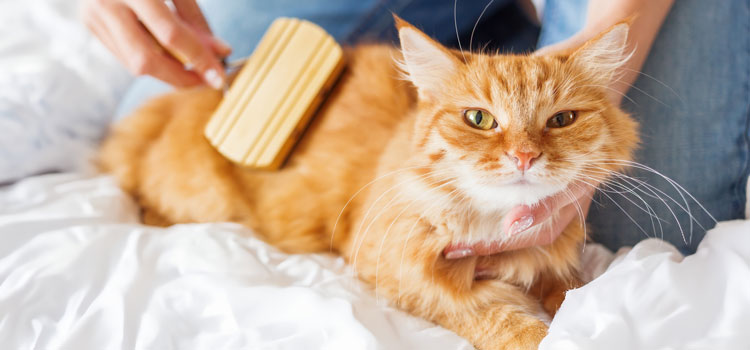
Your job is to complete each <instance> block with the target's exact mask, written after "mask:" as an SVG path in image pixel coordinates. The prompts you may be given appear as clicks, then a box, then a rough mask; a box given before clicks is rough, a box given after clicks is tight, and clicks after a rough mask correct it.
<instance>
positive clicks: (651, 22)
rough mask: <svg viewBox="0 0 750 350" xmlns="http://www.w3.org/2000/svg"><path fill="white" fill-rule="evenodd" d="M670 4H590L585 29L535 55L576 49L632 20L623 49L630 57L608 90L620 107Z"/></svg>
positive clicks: (593, 0) (663, 0) (614, 0)
mask: <svg viewBox="0 0 750 350" xmlns="http://www.w3.org/2000/svg"><path fill="white" fill-rule="evenodd" d="M672 3H674V0H589V6H588V11H587V15H586V25H585V26H584V28H583V29H581V31H579V32H578V33H577V34H576V35H574V36H573V37H571V38H569V39H567V40H565V41H562V42H560V43H557V44H554V45H550V46H547V47H543V48H541V49H539V50H538V51H537V54H544V53H548V52H554V51H564V50H569V49H572V48H576V47H578V46H581V45H582V44H583V43H585V42H586V41H587V40H589V39H591V38H593V37H594V36H596V35H597V34H599V33H601V32H602V31H604V30H606V29H607V28H609V27H611V26H612V25H614V24H616V23H617V22H620V21H622V20H625V19H627V18H630V17H633V18H634V19H633V22H632V24H631V25H630V31H629V32H628V41H627V49H626V52H632V53H633V55H632V57H630V59H629V60H628V61H627V62H625V64H624V65H623V66H622V67H621V68H620V71H619V72H618V76H620V79H618V80H617V81H616V82H614V84H612V86H611V87H612V88H613V89H615V90H616V91H617V92H618V94H619V97H617V98H616V101H615V102H617V103H618V104H619V102H620V101H621V100H622V97H623V95H625V93H627V91H628V89H630V85H631V84H633V82H635V79H636V78H637V77H638V74H639V72H640V69H641V66H643V62H645V61H646V57H648V53H649V51H650V50H651V44H653V42H654V39H655V38H656V34H658V33H659V28H660V27H661V24H662V22H663V21H664V18H666V17H667V13H669V9H670V8H671V7H672Z"/></svg>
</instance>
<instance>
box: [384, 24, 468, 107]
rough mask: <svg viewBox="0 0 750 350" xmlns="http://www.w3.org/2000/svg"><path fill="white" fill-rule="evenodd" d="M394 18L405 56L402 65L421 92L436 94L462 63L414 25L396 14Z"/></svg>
mask: <svg viewBox="0 0 750 350" xmlns="http://www.w3.org/2000/svg"><path fill="white" fill-rule="evenodd" d="M393 19H394V20H395V21H396V29H397V30H398V37H399V39H400V41H401V53H402V54H403V56H404V62H403V64H402V67H401V68H402V69H403V70H404V71H405V73H406V74H407V76H408V79H409V80H411V82H412V83H413V84H414V85H415V86H416V87H417V89H418V90H419V92H420V94H426V95H428V96H433V97H435V95H437V94H438V93H439V91H440V90H441V87H442V86H444V85H446V84H450V81H451V78H453V76H454V75H455V74H456V72H457V71H458V66H459V64H460V63H461V62H460V61H459V60H458V59H457V58H456V56H454V55H453V54H452V53H451V52H450V50H448V49H447V48H445V47H444V46H442V45H440V43H438V42H436V41H435V40H432V39H431V38H430V37H429V36H427V35H426V34H425V33H423V32H422V31H420V30H419V29H417V28H415V27H414V26H413V25H411V24H409V23H408V22H406V21H404V20H403V19H401V18H399V17H398V16H396V15H393Z"/></svg>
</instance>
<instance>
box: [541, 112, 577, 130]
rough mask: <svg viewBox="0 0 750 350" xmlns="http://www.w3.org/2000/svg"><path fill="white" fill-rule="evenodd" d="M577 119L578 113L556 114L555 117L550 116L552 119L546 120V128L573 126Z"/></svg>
mask: <svg viewBox="0 0 750 350" xmlns="http://www.w3.org/2000/svg"><path fill="white" fill-rule="evenodd" d="M577 118H578V113H576V112H575V111H562V112H557V113H556V114H555V115H553V116H552V118H549V119H548V120H547V127H548V128H563V127H566V126H568V125H570V124H573V122H574V121H576V119H577Z"/></svg>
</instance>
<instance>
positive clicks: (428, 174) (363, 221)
mask: <svg viewBox="0 0 750 350" xmlns="http://www.w3.org/2000/svg"><path fill="white" fill-rule="evenodd" d="M444 173H448V171H447V170H442V171H428V172H427V173H426V174H423V175H420V176H417V177H415V178H412V177H409V178H407V179H406V180H404V181H401V182H399V183H397V184H395V185H393V186H391V187H390V188H388V189H387V190H385V191H383V193H381V194H380V196H378V198H377V199H375V201H374V202H373V203H372V204H371V205H370V207H369V208H367V211H366V212H365V215H364V216H363V217H362V219H361V222H360V223H359V227H358V228H357V234H356V235H354V240H355V242H354V243H355V244H356V242H357V240H358V239H360V233H361V232H362V228H363V227H364V225H365V222H366V221H367V219H368V218H369V217H370V212H371V211H372V209H373V208H374V207H375V205H376V204H377V203H378V202H380V200H381V199H383V197H385V196H386V195H387V194H388V193H390V192H391V191H393V190H394V189H396V188H398V187H400V186H402V185H403V184H405V183H407V182H411V181H420V180H423V179H425V178H428V177H431V176H435V175H442V174H444ZM399 195H400V194H399ZM399 195H397V197H398V196H399ZM395 198H396V197H394V199H395ZM391 201H393V199H392V200H391ZM383 210H385V208H381V211H380V212H382V211H383ZM373 222H374V220H373ZM370 224H372V222H371V223H370ZM368 227H369V225H368ZM357 250H359V248H358V249H357ZM351 258H352V257H351V256H350V260H349V261H351Z"/></svg>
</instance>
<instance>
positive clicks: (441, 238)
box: [101, 20, 637, 349]
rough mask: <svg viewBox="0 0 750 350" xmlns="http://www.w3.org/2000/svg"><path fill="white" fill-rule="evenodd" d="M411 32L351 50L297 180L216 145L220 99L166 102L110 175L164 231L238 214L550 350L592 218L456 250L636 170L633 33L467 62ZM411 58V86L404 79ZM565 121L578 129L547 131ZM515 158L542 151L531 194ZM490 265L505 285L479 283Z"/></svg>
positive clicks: (421, 306)
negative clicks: (629, 62)
mask: <svg viewBox="0 0 750 350" xmlns="http://www.w3.org/2000/svg"><path fill="white" fill-rule="evenodd" d="M398 23H399V24H398V26H399V34H400V37H401V41H402V51H397V50H396V49H394V48H391V47H386V46H362V47H358V48H354V49H351V50H348V51H347V55H348V71H347V72H346V73H345V75H344V76H343V77H342V79H341V81H340V82H339V83H338V85H337V88H336V89H335V90H334V92H333V93H332V95H331V96H330V98H329V99H328V101H327V103H326V104H325V106H324V107H323V109H322V110H321V111H320V112H319V113H318V116H317V117H316V119H315V120H314V122H313V124H312V125H311V126H310V127H309V129H308V130H307V132H306V134H305V136H304V137H303V139H302V140H301V141H300V143H299V144H298V145H297V147H296V149H295V151H294V152H293V154H292V156H291V158H290V159H289V160H288V162H287V164H286V165H285V166H284V167H283V168H282V169H281V170H280V171H276V172H265V171H254V170H247V169H243V168H241V167H238V166H236V165H233V164H232V163H230V162H229V161H227V160H226V159H224V158H222V156H221V155H219V154H218V153H217V152H216V151H215V150H214V149H213V148H212V147H211V146H210V145H209V143H208V142H207V141H206V140H205V139H204V137H203V127H204V125H205V124H206V122H207V120H208V118H209V117H210V115H211V113H212V111H213V110H214V108H215V107H216V105H217V103H218V102H219V100H220V98H221V95H220V93H218V92H216V91H213V90H209V89H205V88H197V89H191V90H183V91H178V92H174V93H171V94H168V95H166V96H163V97H160V98H157V99H155V100H153V101H151V102H149V103H148V104H146V105H145V106H144V107H142V108H141V109H140V110H138V111H137V112H136V113H135V114H134V115H132V116H130V117H129V118H127V119H125V120H124V121H122V122H121V123H120V124H119V125H117V126H116V128H115V129H114V131H113V133H112V134H111V136H110V137H109V139H108V140H107V141H106V143H105V144H104V147H103V150H102V153H101V161H102V165H103V167H104V169H106V170H107V171H108V172H111V173H113V174H114V175H115V176H116V177H117V178H118V179H119V181H120V183H121V184H122V186H123V187H124V188H125V189H126V190H128V191H129V192H131V193H132V194H133V195H134V196H135V197H136V198H137V200H138V202H139V203H140V205H141V206H142V207H143V209H144V218H145V219H146V220H147V221H149V222H157V223H161V224H169V223H182V222H211V221H235V222H239V223H242V224H245V225H247V226H249V227H251V228H253V229H254V230H255V231H256V232H257V233H259V234H260V235H261V236H262V237H263V238H264V239H265V240H266V241H268V242H270V243H272V244H275V245H276V246H278V247H280V248H282V249H283V250H285V251H288V252H293V253H305V252H326V251H329V248H332V249H333V250H334V251H335V252H337V253H339V254H341V255H342V256H344V257H345V258H347V259H348V261H349V262H350V263H351V264H352V265H353V266H354V268H355V269H356V271H357V273H358V274H359V276H360V277H361V278H362V279H363V280H364V281H366V282H368V283H370V284H371V285H372V286H373V287H374V289H375V292H376V293H377V295H378V296H386V297H387V298H389V299H390V300H392V301H393V302H394V303H396V304H397V305H398V306H400V307H401V308H403V309H405V310H408V311H409V312H411V313H413V314H415V315H419V316H421V317H424V318H426V319H428V320H431V321H434V322H436V323H438V324H440V325H442V326H444V327H446V328H448V329H451V330H453V331H455V332H457V333H458V334H459V335H462V336H464V337H466V338H467V339H469V340H470V341H471V342H472V343H473V344H475V345H476V346H477V347H478V348H481V349H535V348H536V347H537V345H538V344H539V342H540V341H541V339H542V338H543V337H544V336H545V334H546V325H545V323H544V322H543V321H544V320H545V319H546V318H547V316H545V314H544V311H543V308H542V304H544V307H545V308H546V309H547V310H548V311H550V312H554V309H555V308H556V307H558V306H559V303H560V301H561V300H562V294H561V293H562V292H564V290H565V289H566V288H567V287H569V286H571V285H573V284H574V283H575V282H574V281H575V274H576V270H577V268H578V260H579V252H580V244H581V242H582V240H583V239H584V234H583V231H582V229H581V227H580V224H579V222H574V223H571V224H570V226H569V227H568V228H567V229H566V230H565V232H564V233H563V234H562V235H561V236H560V237H559V238H558V239H557V240H556V241H554V242H553V243H552V244H550V245H547V246H543V247H535V248H528V249H523V250H517V251H511V252H505V253H501V254H496V255H492V256H485V257H467V258H463V259H456V260H447V259H445V257H444V256H443V253H442V252H443V250H444V248H445V247H446V246H448V245H449V244H451V243H456V242H476V241H481V240H493V239H502V238H503V237H505V236H504V234H503V233H502V232H501V229H500V222H501V220H502V216H503V215H504V214H505V213H507V211H508V210H509V209H510V207H512V206H513V205H516V204H520V203H533V202H536V201H538V200H539V199H541V198H542V197H543V196H545V195H549V194H552V193H548V192H551V191H552V192H554V191H559V190H561V189H562V188H564V187H565V186H566V185H568V184H569V183H571V182H573V181H574V180H577V179H578V180H580V179H581V176H582V174H584V175H585V174H588V175H589V176H591V177H592V178H596V179H603V174H602V170H601V169H598V168H593V167H592V166H591V165H589V161H588V160H589V159H597V158H599V159H602V158H613V159H629V157H630V154H631V152H632V150H633V148H634V147H635V145H636V142H637V141H636V140H637V134H636V125H635V123H634V122H633V121H632V120H631V119H630V118H629V117H628V116H627V115H626V114H625V113H623V112H622V111H621V110H619V109H618V108H617V107H616V106H613V105H612V104H611V103H610V102H608V101H609V100H608V98H607V89H606V88H605V87H604V85H606V84H608V83H609V82H610V80H611V79H612V77H613V73H614V69H615V68H616V66H617V63H618V62H619V61H621V60H622V50H623V45H624V37H625V35H626V33H627V25H626V24H620V25H619V26H616V27H614V29H611V30H610V31H609V32H607V33H605V34H603V35H602V36H600V37H599V38H597V39H594V40H592V41H591V42H589V43H588V44H587V45H585V46H584V47H583V48H581V49H579V50H578V51H576V52H574V53H572V54H571V55H559V56H504V55H489V54H477V53H468V52H466V53H460V52H455V51H450V50H448V49H445V48H443V47H442V46H440V45H439V44H437V43H436V42H434V41H432V40H431V39H429V38H428V37H426V36H425V35H424V34H422V33H421V32H419V31H418V30H417V29H415V28H414V27H412V26H410V25H408V24H406V23H405V22H403V21H400V20H399V21H398ZM401 52H403V56H402V55H401ZM401 57H402V58H403V61H404V62H403V69H404V70H405V73H406V75H408V79H409V80H411V82H408V81H404V80H402V79H399V75H400V71H399V69H398V67H397V64H396V63H394V59H393V58H396V59H399V58H401ZM466 108H482V109H485V110H487V111H489V112H490V113H492V114H494V116H495V118H496V121H497V123H498V124H499V126H498V128H497V129H493V130H487V131H484V130H478V129H474V128H471V127H469V126H468V125H467V124H466V123H465V122H464V120H463V117H462V111H463V110H464V109H466ZM560 110H576V111H578V119H577V120H576V121H575V123H573V124H572V125H570V126H567V127H565V128H560V129H547V128H545V124H546V121H547V119H548V118H549V117H550V116H552V115H553V114H555V113H556V112H558V111H560ZM514 149H515V150H518V149H520V150H522V151H527V152H528V151H536V152H541V154H542V156H540V158H539V160H537V162H536V163H535V165H533V166H532V167H531V168H530V169H529V170H528V172H527V174H526V175H525V176H526V177H527V178H528V179H529V181H531V184H507V183H504V182H503V181H504V180H505V179H508V178H509V177H514V176H515V177H517V176H519V175H518V170H517V169H516V167H515V166H514V164H513V162H512V161H511V160H510V159H509V158H508V157H507V156H505V152H508V151H509V150H514ZM610 169H614V168H610ZM590 182H592V183H593V182H596V181H590ZM477 191H479V192H477ZM541 226H543V225H541ZM536 231H538V230H534V229H532V230H531V232H530V233H528V234H535V233H536ZM478 268H481V269H482V271H483V272H484V276H488V275H487V274H486V273H487V272H488V271H489V277H490V278H483V279H477V278H475V272H476V271H477V269H478ZM540 299H541V300H540ZM540 301H541V303H540Z"/></svg>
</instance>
